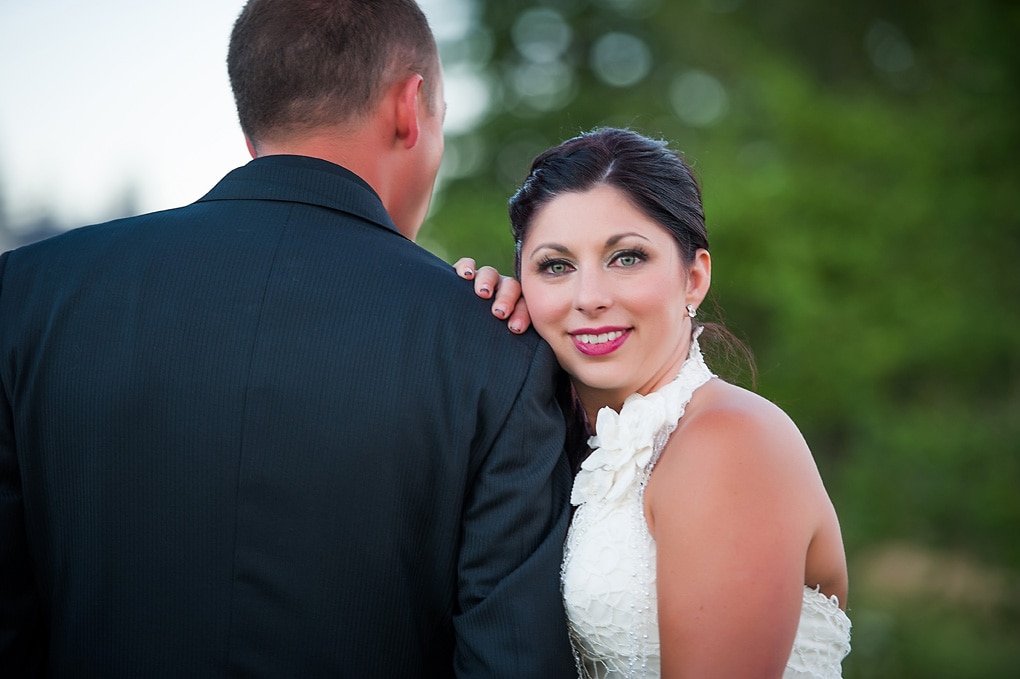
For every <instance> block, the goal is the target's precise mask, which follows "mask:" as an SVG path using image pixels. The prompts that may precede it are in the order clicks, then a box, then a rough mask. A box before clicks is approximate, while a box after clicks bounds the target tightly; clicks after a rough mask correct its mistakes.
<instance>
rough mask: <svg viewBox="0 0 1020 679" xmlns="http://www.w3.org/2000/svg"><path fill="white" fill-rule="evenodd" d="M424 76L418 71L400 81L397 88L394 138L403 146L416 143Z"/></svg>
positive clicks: (418, 132)
mask: <svg viewBox="0 0 1020 679" xmlns="http://www.w3.org/2000/svg"><path fill="white" fill-rule="evenodd" d="M423 82H424V78H422V76H421V75H419V74H418V73H415V74H414V75H412V76H411V77H409V78H407V79H405V80H403V81H401V82H400V83H398V84H397V85H396V86H395V87H396V88H397V90H396V92H395V94H396V101H395V102H394V105H395V107H396V111H395V113H396V115H395V118H394V120H395V123H396V126H395V133H396V138H397V139H398V140H399V141H400V142H401V143H402V144H403V146H404V148H407V149H411V148H414V146H415V145H416V144H417V143H418V137H419V135H420V134H421V119H420V116H421V113H422V111H421V106H422V83H423Z"/></svg>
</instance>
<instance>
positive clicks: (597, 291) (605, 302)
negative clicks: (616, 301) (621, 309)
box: [574, 269, 612, 315]
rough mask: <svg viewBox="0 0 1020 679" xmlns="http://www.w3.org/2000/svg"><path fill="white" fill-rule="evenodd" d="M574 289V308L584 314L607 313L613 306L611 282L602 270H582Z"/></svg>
mask: <svg viewBox="0 0 1020 679" xmlns="http://www.w3.org/2000/svg"><path fill="white" fill-rule="evenodd" d="M575 280H576V282H577V283H576V287H575V289H574V308H575V309H576V310H577V311H580V312H581V313H584V314H589V315H590V314H595V313H599V312H600V311H605V310H606V309H608V308H609V307H610V305H611V304H612V294H611V291H610V289H609V281H607V280H606V277H605V276H604V275H603V272H602V271H601V270H598V269H596V270H592V269H587V270H581V271H579V272H578V276H577V278H576V279H575Z"/></svg>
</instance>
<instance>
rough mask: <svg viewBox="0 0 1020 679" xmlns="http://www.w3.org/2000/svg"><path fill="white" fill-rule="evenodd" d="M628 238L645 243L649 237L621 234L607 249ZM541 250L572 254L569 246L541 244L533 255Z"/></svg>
mask: <svg viewBox="0 0 1020 679" xmlns="http://www.w3.org/2000/svg"><path fill="white" fill-rule="evenodd" d="M628 236H634V237H635V238H640V239H641V240H645V241H647V240H648V238H647V237H645V236H643V235H641V234H640V233H635V232H633V231H628V232H627V233H619V234H617V235H615V236H612V237H611V238H609V239H608V240H606V247H613V246H614V245H616V244H617V243H619V242H620V241H621V240H623V239H624V238H627V237H628ZM539 250H553V251H554V252H559V253H560V254H564V255H565V254H567V253H569V252H570V249H569V248H568V247H567V246H565V245H560V244H559V243H541V244H539V245H536V246H535V247H534V248H532V253H535V252H538V251H539Z"/></svg>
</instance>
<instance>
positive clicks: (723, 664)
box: [457, 129, 850, 679]
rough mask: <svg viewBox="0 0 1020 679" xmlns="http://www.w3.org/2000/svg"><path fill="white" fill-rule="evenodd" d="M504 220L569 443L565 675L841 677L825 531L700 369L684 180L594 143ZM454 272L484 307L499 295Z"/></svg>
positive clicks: (698, 254) (644, 148)
mask: <svg viewBox="0 0 1020 679" xmlns="http://www.w3.org/2000/svg"><path fill="white" fill-rule="evenodd" d="M510 220H511V224H512V229H513V234H514V239H515V242H516V246H517V272H518V277H519V279H520V285H521V290H522V293H523V299H524V301H525V303H526V307H527V313H530V316H531V320H532V323H533V324H534V327H535V329H536V330H537V331H538V332H539V334H541V336H542V337H543V338H544V339H545V340H546V341H547V342H548V343H549V344H550V345H551V346H552V348H553V350H554V351H555V352H556V356H557V358H558V359H559V362H560V365H561V366H562V367H563V369H564V370H565V371H566V373H567V375H568V376H569V378H570V386H571V389H570V392H571V393H570V398H569V399H568V401H569V402H568V407H567V410H568V411H570V410H571V408H570V407H569V404H570V403H573V404H574V406H575V407H574V408H573V411H574V412H573V415H574V419H575V420H576V422H575V424H576V425H577V427H578V431H580V432H582V434H581V436H580V437H579V438H578V442H579V446H578V452H579V456H578V459H579V460H581V461H580V465H579V469H578V470H577V474H576V477H575V481H574V488H573V493H572V497H571V502H572V504H573V505H575V514H574V518H573V521H572V525H571V529H570V533H569V535H568V538H567V543H566V546H565V555H564V561H563V568H562V588H563V597H564V604H565V608H566V611H567V618H568V623H569V628H570V635H571V639H572V642H573V646H574V652H575V657H576V659H577V666H578V672H579V675H580V676H582V677H660V676H662V677H697V678H698V679H705V678H706V677H726V678H732V677H820V678H830V677H840V676H841V661H842V659H843V658H844V657H845V656H846V654H847V653H848V652H849V650H850V645H849V639H850V621H849V619H848V618H847V616H846V614H845V613H844V610H843V609H844V607H845V605H846V599H847V586H848V585H847V569H846V559H845V556H844V551H843V544H842V539H841V536H840V529H839V523H838V521H837V518H836V513H835V511H834V509H833V506H832V503H831V502H830V500H829V497H828V494H827V493H826V491H825V488H824V486H823V484H822V480H821V478H820V477H819V474H818V470H817V467H816V466H815V463H814V460H813V459H812V456H811V452H810V451H809V450H808V447H807V445H806V443H805V442H804V439H803V438H802V436H801V434H800V432H799V431H798V429H797V427H796V426H795V425H794V424H793V422H791V421H790V419H789V418H788V417H787V416H786V415H785V413H783V411H782V410H780V409H779V408H778V407H777V406H775V405H774V404H772V403H771V402H769V401H767V400H765V399H763V398H761V397H759V396H757V395H755V394H753V393H751V392H748V391H745V390H744V389H741V388H740V387H737V386H735V385H732V384H729V383H727V382H725V381H723V380H721V379H719V378H718V377H716V376H715V375H714V374H713V373H712V372H711V370H710V369H709V368H708V366H707V365H706V364H705V362H704V360H703V358H702V354H701V350H700V346H699V343H698V338H699V335H700V334H701V332H702V330H705V327H702V325H701V324H699V323H698V321H697V320H696V317H697V309H698V306H699V305H700V304H701V302H702V300H703V299H704V298H705V296H706V294H707V293H708V289H709V284H710V281H711V257H710V255H709V251H708V238H707V234H706V231H705V219H704V213H703V210H702V205H701V195H700V189H699V188H698V185H697V183H696V180H695V178H694V176H693V174H692V172H691V170H690V168H689V167H688V166H687V164H686V163H685V162H684V161H683V159H682V158H681V157H680V156H679V155H678V154H676V153H674V152H672V151H670V150H669V149H668V148H667V147H666V145H665V144H664V143H661V142H658V141H654V140H651V139H648V138H646V137H644V136H641V135H639V134H637V133H635V132H632V131H628V130H617V129H600V130H596V131H594V132H590V133H587V134H583V135H581V136H579V137H576V138H574V139H571V140H569V141H566V142H564V143H563V144H561V145H559V146H557V147H554V148H552V149H550V150H548V151H546V152H545V153H543V154H542V155H540V156H539V157H538V158H536V159H535V161H534V163H533V165H532V168H531V172H530V174H529V176H528V177H527V179H526V180H525V182H524V184H523V185H522V187H521V188H520V189H519V190H518V191H517V193H516V195H514V196H513V198H512V199H511V200H510ZM457 268H458V270H459V271H460V272H461V273H462V275H465V277H474V278H475V281H476V283H475V285H476V289H477V290H479V292H480V294H483V296H487V295H488V291H489V290H491V288H492V287H494V285H495V284H496V280H497V279H498V274H496V273H495V272H494V270H492V269H491V268H489V267H485V268H483V269H482V271H479V272H477V274H476V273H475V272H474V270H473V262H472V261H471V260H461V261H460V262H458V265H457ZM502 299H503V300H504V301H505V297H502ZM504 306H505V305H502V304H500V308H497V309H496V310H497V312H498V313H497V315H502V316H504V317H506V315H507V314H506V312H505V309H504ZM513 318H514V319H515V321H514V323H515V324H516V319H519V318H520V311H517V312H515V314H514V316H513ZM709 331H712V332H718V331H721V329H720V328H717V327H714V326H712V327H711V328H710V329H709ZM722 332H725V331H722ZM592 424H594V427H592V426H591V425H592ZM589 436H590V438H589Z"/></svg>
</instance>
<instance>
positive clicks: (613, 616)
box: [562, 334, 850, 679]
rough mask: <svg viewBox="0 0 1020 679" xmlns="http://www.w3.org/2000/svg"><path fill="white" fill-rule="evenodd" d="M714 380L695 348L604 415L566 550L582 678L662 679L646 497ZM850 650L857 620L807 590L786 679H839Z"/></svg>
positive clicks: (578, 486) (580, 482)
mask: <svg viewBox="0 0 1020 679" xmlns="http://www.w3.org/2000/svg"><path fill="white" fill-rule="evenodd" d="M712 377H713V374H712V373H711V371H710V370H709V369H708V366H706V365H705V362H704V359H703V358H702V355H701V350H700V347H699V346H698V342H697V334H695V336H694V340H693V342H692V343H691V351H690V355H689V356H688V359H687V360H686V361H685V362H684V365H683V367H682V368H681V369H680V372H679V373H678V374H677V376H676V378H675V379H674V380H673V381H672V382H670V383H669V384H667V385H666V386H664V387H662V388H661V389H659V390H658V391H656V392H653V393H651V394H648V395H647V396H641V395H640V394H635V395H633V396H630V397H629V398H628V399H627V400H626V401H625V402H624V404H623V407H622V408H621V411H620V413H617V412H615V411H613V410H612V409H610V408H603V409H602V410H601V411H600V412H599V414H598V418H597V422H596V427H595V431H596V435H595V436H593V437H592V438H591V439H590V440H589V445H590V446H591V448H592V453H591V455H590V456H589V457H588V458H587V459H586V460H585V461H584V463H583V464H582V466H581V471H580V472H579V473H578V475H577V478H576V479H575V481H574V488H573V491H572V493H571V503H572V504H574V505H575V506H576V507H577V510H576V512H575V514H574V518H573V521H572V523H571V527H570V532H569V534H568V535H567V542H566V547H565V551H564V559H563V569H562V585H563V598H564V604H565V607H566V611H567V618H568V622H569V627H570V637H571V643H572V644H573V648H574V657H575V660H576V661H577V669H578V676H579V677H582V678H583V679H589V678H597V679H609V678H617V677H635V678H638V677H647V678H654V677H658V676H659V675H660V672H661V670H660V658H661V655H660V652H659V625H658V606H657V601H656V592H655V540H654V539H653V538H652V536H651V534H650V533H649V532H648V525H647V523H646V522H645V517H644V509H643V507H644V489H645V485H646V484H647V482H648V477H649V475H650V474H651V472H652V468H653V467H654V466H655V463H656V461H657V460H658V457H659V455H661V453H662V449H663V448H664V447H665V445H666V441H667V440H668V439H669V435H670V434H671V433H672V432H673V430H674V429H675V428H676V425H677V423H678V422H679V420H680V418H681V417H682V416H683V414H684V410H685V409H686V407H687V404H688V403H689V402H690V400H691V397H692V396H693V394H694V392H695V390H696V389H698V387H700V386H701V385H703V384H704V383H706V382H707V381H708V380H709V379H711V378H712ZM849 652H850V620H849V619H848V618H847V616H846V614H845V613H843V611H842V610H840V608H839V606H838V603H837V602H836V600H835V597H832V598H831V599H830V598H828V597H826V596H825V595H824V594H822V593H821V592H819V591H818V590H817V589H812V588H809V587H805V589H804V598H803V605H802V608H801V619H800V624H799V625H798V628H797V635H796V639H795V641H794V646H793V651H792V653H791V655H790V660H789V662H788V664H787V668H786V672H785V674H784V675H783V676H784V679H806V678H809V677H810V678H814V679H836V678H838V677H841V676H842V669H841V662H842V660H843V658H844V657H845V656H846V654H847V653H849Z"/></svg>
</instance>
